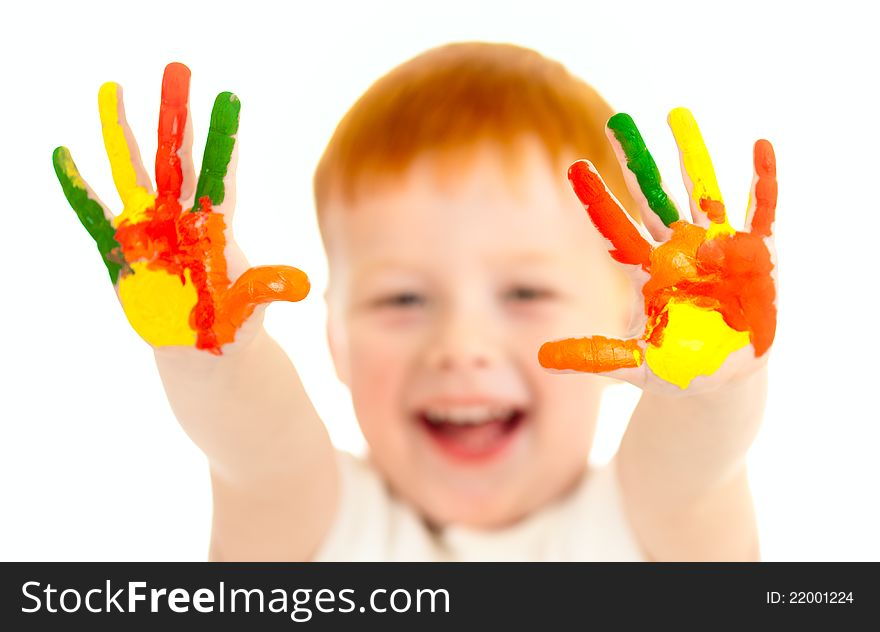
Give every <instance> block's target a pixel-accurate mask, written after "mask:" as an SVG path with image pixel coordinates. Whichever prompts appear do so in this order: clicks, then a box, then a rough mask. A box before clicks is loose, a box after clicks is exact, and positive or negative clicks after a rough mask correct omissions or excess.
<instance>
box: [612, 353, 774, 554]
mask: <svg viewBox="0 0 880 632" xmlns="http://www.w3.org/2000/svg"><path fill="white" fill-rule="evenodd" d="M766 393H767V372H766V367H764V368H761V369H759V370H758V371H757V372H755V373H754V374H752V375H750V376H748V377H745V378H742V379H740V380H738V381H734V382H731V383H729V384H727V385H725V386H724V387H722V388H720V389H718V390H716V391H714V392H712V393H706V394H701V395H695V396H686V395H685V396H679V397H675V396H667V395H659V394H656V393H648V392H646V393H645V394H644V395H643V396H642V399H641V400H640V401H639V404H638V406H637V407H636V410H635V412H634V413H633V416H632V419H631V421H630V424H629V427H628V429H627V432H626V434H625V435H624V438H623V440H622V442H621V446H620V452H619V455H618V474H619V477H620V482H621V487H622V489H623V493H624V501H625V504H626V507H627V511H628V513H629V516H630V519H631V520H632V522H633V523H634V526H635V527H636V531H637V532H638V533H639V534H640V538H641V539H643V543H644V544H646V546H647V548H648V549H649V551H650V552H651V554H652V556H653V557H655V558H657V559H670V558H672V559H684V558H691V557H696V558H697V559H700V558H706V557H708V558H714V559H741V558H743V557H746V558H747V557H750V556H751V555H752V554H754V555H756V554H757V540H756V535H755V533H756V528H755V520H754V511H753V508H752V499H751V493H750V491H749V486H748V478H747V475H746V460H745V457H746V453H747V451H748V448H749V446H750V445H751V443H752V441H753V440H754V437H755V435H756V433H757V431H758V428H759V426H760V423H761V418H762V415H763V410H764V404H765V401H766ZM642 534H644V537H641V536H642Z"/></svg>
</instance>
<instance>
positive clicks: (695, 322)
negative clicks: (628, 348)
mask: <svg viewBox="0 0 880 632" xmlns="http://www.w3.org/2000/svg"><path fill="white" fill-rule="evenodd" d="M666 309H667V310H668V315H669V324H668V325H667V326H666V329H664V330H663V340H662V342H661V346H659V347H655V346H654V345H650V344H649V345H648V349H647V351H646V352H645V361H646V362H647V363H648V366H649V367H651V370H652V371H653V372H654V374H655V375H657V376H658V377H660V378H662V379H664V380H666V381H667V382H672V383H673V384H677V385H678V386H679V387H681V388H687V387H688V385H689V384H690V383H691V380H693V379H694V378H695V377H697V376H698V375H711V374H712V373H714V372H715V371H717V370H718V369H719V368H720V367H721V365H722V364H723V363H724V360H725V359H726V358H727V356H728V355H730V354H731V353H733V352H734V351H736V350H737V349H741V348H742V347H744V346H746V345H747V344H749V334H748V332H745V331H736V330H735V329H732V328H731V327H730V326H728V325H727V323H725V322H724V318H722V316H721V314H720V313H719V312H716V311H715V310H711V309H704V308H702V307H697V306H696V305H694V304H693V303H690V302H678V301H674V300H673V301H669V304H668V305H667V308H666Z"/></svg>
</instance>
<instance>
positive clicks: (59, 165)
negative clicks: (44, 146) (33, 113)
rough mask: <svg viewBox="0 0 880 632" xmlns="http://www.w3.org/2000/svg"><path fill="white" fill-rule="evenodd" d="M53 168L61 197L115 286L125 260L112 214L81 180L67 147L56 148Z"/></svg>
mask: <svg viewBox="0 0 880 632" xmlns="http://www.w3.org/2000/svg"><path fill="white" fill-rule="evenodd" d="M52 166H54V167H55V175H56V176H58V182H60V183H61V189H62V190H63V191H64V197H66V198H67V201H68V202H69V203H70V206H71V207H72V208H73V210H74V212H75V213H76V216H77V217H78V218H79V221H80V222H81V223H82V225H83V226H84V227H85V229H86V230H87V231H88V233H89V235H91V236H92V239H94V240H95V244H97V246H98V252H100V253H101V258H102V259H103V260H104V265H105V266H107V272H109V273H110V281H111V282H112V283H113V284H114V285H116V281H117V280H118V279H119V273H120V271H121V270H122V268H123V264H124V260H123V259H122V249H121V247H120V245H119V242H117V241H116V238H115V236H114V235H115V232H116V231H115V229H114V228H113V223H112V222H113V215H112V214H111V213H110V211H109V210H108V209H107V207H106V206H104V204H103V203H102V202H101V200H99V199H98V196H97V195H95V192H94V191H92V189H91V188H90V187H89V185H88V184H86V181H85V180H83V179H82V176H80V174H79V170H78V169H77V168H76V164H74V162H73V158H72V157H71V155H70V152H69V151H68V150H67V148H66V147H58V148H57V149H55V151H54V152H53V153H52Z"/></svg>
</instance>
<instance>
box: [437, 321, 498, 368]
mask: <svg viewBox="0 0 880 632" xmlns="http://www.w3.org/2000/svg"><path fill="white" fill-rule="evenodd" d="M492 338H493V336H492V335H491V334H490V333H489V332H488V331H487V330H486V328H485V327H483V328H480V327H479V326H478V323H477V322H475V320H474V319H469V318H458V319H456V322H454V323H449V324H448V325H447V326H446V327H444V328H443V331H441V332H439V335H438V336H437V337H436V338H435V340H434V342H433V344H432V345H431V348H430V349H429V350H428V354H427V361H428V365H429V366H430V367H431V368H432V369H436V370H440V371H450V370H456V369H458V370H461V369H485V368H488V367H489V366H491V365H492V364H493V363H494V362H495V361H496V359H497V350H496V349H495V348H494V346H493V343H492Z"/></svg>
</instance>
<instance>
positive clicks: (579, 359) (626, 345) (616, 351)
mask: <svg viewBox="0 0 880 632" xmlns="http://www.w3.org/2000/svg"><path fill="white" fill-rule="evenodd" d="M538 362H540V363H541V366H543V367H545V368H548V369H568V370H574V371H586V372H589V373H599V372H603V371H613V370H615V369H628V368H635V367H637V366H639V365H640V364H641V363H642V350H641V348H640V347H639V344H638V341H636V340H618V339H617V338H606V337H604V336H592V337H591V338H570V339H568V340H556V341H554V342H546V343H544V344H543V345H541V349H540V350H539V351H538Z"/></svg>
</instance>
